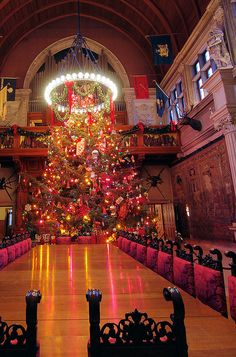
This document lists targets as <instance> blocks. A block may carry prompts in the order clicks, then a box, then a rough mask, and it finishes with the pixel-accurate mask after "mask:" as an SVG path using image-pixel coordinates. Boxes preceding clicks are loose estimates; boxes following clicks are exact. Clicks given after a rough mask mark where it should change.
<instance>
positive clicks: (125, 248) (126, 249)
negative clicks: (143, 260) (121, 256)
mask: <svg viewBox="0 0 236 357" xmlns="http://www.w3.org/2000/svg"><path fill="white" fill-rule="evenodd" d="M123 242H124V244H122V247H123V251H124V252H125V253H127V254H129V252H130V244H131V240H129V239H127V238H124V240H123Z"/></svg>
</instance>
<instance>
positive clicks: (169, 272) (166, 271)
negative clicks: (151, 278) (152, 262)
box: [157, 251, 173, 282]
mask: <svg viewBox="0 0 236 357" xmlns="http://www.w3.org/2000/svg"><path fill="white" fill-rule="evenodd" d="M157 272H158V274H160V275H161V276H163V278H165V279H167V280H169V281H171V282H173V257H172V255H171V254H168V253H165V252H162V251H159V253H158V262H157Z"/></svg>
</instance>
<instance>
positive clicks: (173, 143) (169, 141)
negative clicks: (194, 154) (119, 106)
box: [0, 125, 180, 157]
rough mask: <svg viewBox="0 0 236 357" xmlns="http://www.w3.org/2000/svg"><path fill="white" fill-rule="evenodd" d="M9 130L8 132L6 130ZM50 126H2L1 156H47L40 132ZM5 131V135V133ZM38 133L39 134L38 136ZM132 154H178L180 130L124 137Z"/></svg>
mask: <svg viewBox="0 0 236 357" xmlns="http://www.w3.org/2000/svg"><path fill="white" fill-rule="evenodd" d="M115 128H116V130H117V131H127V130H130V128H132V127H131V126H130V125H116V126H115ZM6 130H7V132H6ZM48 131H49V127H48V126H35V127H30V126H28V127H22V128H18V129H17V127H16V128H14V129H11V128H9V129H6V128H0V156H16V155H17V156H21V157H22V156H31V157H32V156H47V148H46V146H45V143H43V141H42V140H40V134H46V133H47V132H48ZM3 133H4V135H3ZM37 134H38V136H37ZM124 140H125V144H126V146H127V148H129V150H130V152H131V154H134V155H139V154H141V155H145V154H153V155H154V154H177V153H178V152H180V136H179V133H178V132H170V133H163V134H155V135H154V134H143V133H141V132H137V133H135V134H134V135H127V136H125V138H124Z"/></svg>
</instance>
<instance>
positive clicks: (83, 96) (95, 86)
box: [44, 1, 118, 121]
mask: <svg viewBox="0 0 236 357" xmlns="http://www.w3.org/2000/svg"><path fill="white" fill-rule="evenodd" d="M79 7H80V6H79V1H78V33H77V35H76V37H75V40H74V42H73V44H72V46H71V48H70V49H69V52H68V55H67V56H66V58H67V59H68V61H67V64H66V65H65V66H64V67H63V66H62V73H61V74H60V75H59V76H57V77H56V78H54V79H53V80H52V81H51V82H50V83H49V84H48V85H47V87H46V89H45V92H44V97H45V100H46V102H47V103H48V105H49V106H50V107H51V109H52V110H53V112H54V113H55V114H56V117H57V118H58V119H59V120H61V121H65V120H68V119H69V117H70V115H71V114H83V113H84V114H86V113H96V112H99V111H105V112H109V111H110V110H111V108H113V101H114V100H115V99H116V98H117V94H118V91H117V86H116V84H115V83H114V82H113V81H112V80H111V79H110V78H108V77H107V76H105V75H104V74H103V73H101V69H100V66H99V64H98V61H97V60H96V58H95V55H94V53H93V52H92V51H91V50H90V48H89V47H88V44H87V42H86V39H85V38H84V37H83V36H82V35H81V33H80V11H79Z"/></svg>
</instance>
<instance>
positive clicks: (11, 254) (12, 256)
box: [6, 244, 16, 263]
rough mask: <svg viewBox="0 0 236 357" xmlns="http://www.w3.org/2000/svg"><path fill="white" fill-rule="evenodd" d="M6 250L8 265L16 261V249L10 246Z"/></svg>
mask: <svg viewBox="0 0 236 357" xmlns="http://www.w3.org/2000/svg"><path fill="white" fill-rule="evenodd" d="M6 249H7V254H8V263H11V262H13V261H14V260H15V259H16V248H15V245H14V244H13V245H10V246H9V247H7V248H6Z"/></svg>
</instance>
